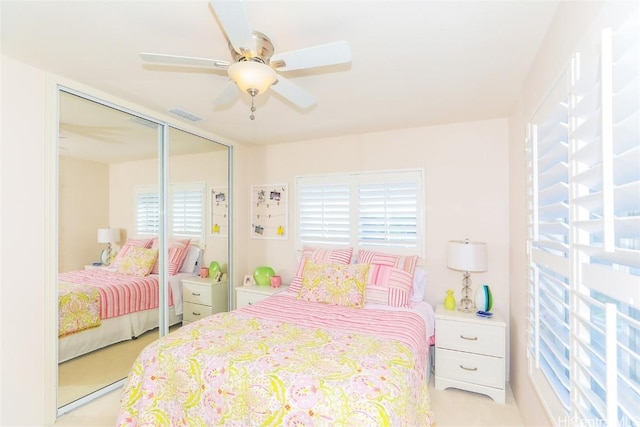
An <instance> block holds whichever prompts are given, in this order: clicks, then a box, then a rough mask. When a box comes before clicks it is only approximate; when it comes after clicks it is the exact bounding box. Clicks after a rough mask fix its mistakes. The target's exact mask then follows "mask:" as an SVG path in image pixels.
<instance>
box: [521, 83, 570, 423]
mask: <svg viewBox="0 0 640 427" xmlns="http://www.w3.org/2000/svg"><path fill="white" fill-rule="evenodd" d="M568 122H569V117H568V105H567V76H566V75H563V76H562V77H561V78H560V80H559V82H558V83H557V84H556V86H555V88H554V90H553V91H552V92H551V94H550V95H549V96H548V98H547V100H546V101H545V103H544V105H543V106H542V108H541V109H540V111H539V112H538V113H537V114H536V118H535V120H534V121H533V122H532V124H531V125H530V128H529V138H530V142H529V144H530V147H531V150H530V156H531V158H530V165H531V166H532V170H531V174H530V176H529V177H530V185H531V188H532V196H533V197H532V202H531V204H530V218H531V220H532V222H531V229H530V239H531V259H532V263H531V267H530V269H531V270H530V278H531V281H530V287H529V301H530V311H529V330H530V335H529V351H530V352H531V354H532V355H533V357H534V360H535V365H536V367H537V368H539V369H540V370H541V372H542V373H543V374H544V375H545V377H546V379H547V381H549V383H550V386H551V390H552V392H553V393H554V395H555V403H556V406H558V405H560V406H561V407H562V408H563V409H564V410H565V411H568V409H569V390H570V378H569V372H570V366H569V365H570V360H569V346H570V337H569V310H570V308H569V303H570V301H569V299H570V288H569V277H570V264H569V262H568V257H569V203H568V202H569V133H568V125H569V124H568Z"/></svg>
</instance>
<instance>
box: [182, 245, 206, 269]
mask: <svg viewBox="0 0 640 427" xmlns="http://www.w3.org/2000/svg"><path fill="white" fill-rule="evenodd" d="M201 264H202V249H200V248H199V247H197V246H193V245H190V246H189V248H188V249H187V256H185V258H184V261H183V262H182V267H180V273H199V272H200V265H201Z"/></svg>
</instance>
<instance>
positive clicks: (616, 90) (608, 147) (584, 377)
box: [528, 3, 640, 425]
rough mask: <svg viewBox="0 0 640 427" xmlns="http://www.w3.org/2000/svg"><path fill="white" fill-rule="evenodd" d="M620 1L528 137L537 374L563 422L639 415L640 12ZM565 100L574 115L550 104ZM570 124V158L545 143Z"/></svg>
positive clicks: (633, 419) (639, 420) (638, 419)
mask: <svg viewBox="0 0 640 427" xmlns="http://www.w3.org/2000/svg"><path fill="white" fill-rule="evenodd" d="M612 5H613V6H612ZM619 5H621V4H619ZM616 6H618V5H616V4H615V3H611V4H608V5H605V8H604V9H603V10H604V11H605V14H604V15H603V17H601V18H602V19H601V21H599V22H597V23H596V25H595V27H594V28H593V29H592V30H590V31H589V32H588V33H587V35H586V36H585V39H584V40H583V42H582V43H581V44H580V46H579V48H578V49H577V50H576V52H575V54H574V56H573V59H572V62H571V67H570V70H569V72H568V85H565V84H564V83H562V84H560V85H558V86H559V88H558V89H557V90H556V91H554V93H553V94H552V95H551V96H550V97H549V99H548V100H547V101H546V102H545V104H544V105H543V106H542V108H541V109H540V112H539V113H538V114H537V115H536V116H535V117H534V119H533V120H532V122H531V127H530V134H529V135H528V147H529V150H530V172H531V173H530V189H531V193H530V196H531V205H530V208H531V209H530V223H531V235H530V248H531V266H530V288H529V342H528V349H529V358H530V372H531V375H532V378H533V381H534V383H535V384H536V389H537V390H539V393H540V394H541V398H542V399H543V401H544V403H545V406H546V407H547V408H550V412H551V415H552V416H553V417H554V418H555V421H556V422H561V421H562V416H564V417H565V418H564V419H565V420H566V422H569V420H575V422H582V421H584V420H587V421H589V422H591V423H593V422H597V423H602V424H603V425H604V424H607V425H639V424H640V406H639V405H638V402H639V401H640V97H639V96H638V94H639V93H640V46H639V44H638V40H640V29H639V28H640V27H639V26H638V22H640V16H639V13H638V5H637V3H636V4H631V3H628V4H626V5H625V7H628V6H632V9H631V10H630V9H624V8H622V7H621V8H617V7H616ZM565 81H567V79H563V82H565ZM562 86H568V88H567V92H566V93H567V94H568V97H567V99H566V101H561V102H559V103H557V102H556V101H555V100H557V99H561V97H558V96H557V95H558V94H559V93H562V92H563V91H564V89H562V88H561V87H562ZM565 103H566V106H567V108H566V112H567V118H566V120H563V119H562V118H560V117H559V116H554V115H553V114H550V113H549V111H550V110H552V109H553V107H554V106H555V107H558V104H560V105H561V106H563V105H565ZM560 109H562V110H564V108H560ZM563 114H564V113H563ZM565 123H566V126H567V128H568V131H567V132H566V135H567V136H568V142H569V144H568V146H567V148H568V150H565V148H564V146H563V144H562V143H561V142H560V141H558V142H557V143H556V144H554V147H555V150H557V151H558V152H563V153H564V152H565V151H566V152H567V154H568V155H567V160H568V168H566V167H565V165H564V164H563V160H561V157H563V156H564V154H562V155H560V156H558V157H556V159H557V161H556V162H554V161H551V162H549V161H548V160H549V156H548V155H545V153H548V152H549V151H547V150H546V149H545V147H544V141H545V138H547V137H548V135H550V133H548V132H547V130H548V129H552V128H554V127H555V128H558V126H560V127H561V128H562V127H564V126H565ZM563 134H564V132H563ZM554 163H555V164H557V165H559V166H554V167H553V168H551V167H550V164H554ZM556 169H557V171H562V172H561V173H557V174H555V173H556V172H552V171H554V170H556ZM565 170H566V171H567V172H568V173H567V175H566V179H565ZM554 174H555V175H554ZM565 187H566V188H567V189H568V191H566V190H564V188H565ZM551 188H555V189H556V190H558V193H557V196H555V197H551V196H550V194H554V193H555V191H551V190H549V189H551ZM561 188H562V191H560V189H561ZM560 193H562V197H561V196H560ZM565 195H568V197H567V198H566V201H567V202H566V203H562V202H560V200H561V199H563V200H564V199H565Z"/></svg>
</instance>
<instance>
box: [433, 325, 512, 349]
mask: <svg viewBox="0 0 640 427" xmlns="http://www.w3.org/2000/svg"><path fill="white" fill-rule="evenodd" d="M436 342H437V345H438V347H441V348H446V349H449V350H459V351H465V352H468V353H477V354H484V355H489V356H497V357H504V353H505V337H504V328H502V327H495V326H491V325H489V324H487V325H479V324H477V323H468V322H456V321H450V320H444V319H439V320H438V321H437V322H436Z"/></svg>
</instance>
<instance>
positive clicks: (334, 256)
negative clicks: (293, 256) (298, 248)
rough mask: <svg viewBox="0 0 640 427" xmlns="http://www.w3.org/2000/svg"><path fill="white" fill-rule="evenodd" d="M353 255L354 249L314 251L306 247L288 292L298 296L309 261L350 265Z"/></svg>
mask: <svg viewBox="0 0 640 427" xmlns="http://www.w3.org/2000/svg"><path fill="white" fill-rule="evenodd" d="M351 255H353V248H346V249H314V248H309V247H307V246H305V247H304V248H302V257H301V258H300V264H298V270H297V271H296V275H295V277H294V278H293V280H291V284H290V285H289V290H288V292H291V293H293V294H294V295H298V292H299V291H300V288H301V287H302V275H303V274H304V267H305V265H306V263H307V260H308V259H311V260H313V261H319V262H324V263H327V264H349V263H350V262H351Z"/></svg>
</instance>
